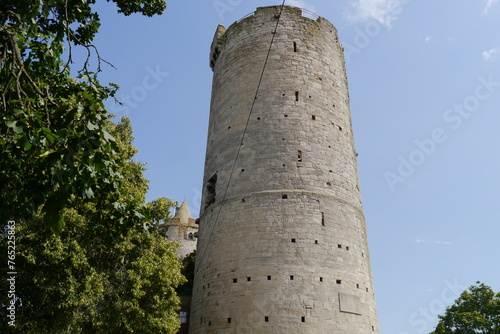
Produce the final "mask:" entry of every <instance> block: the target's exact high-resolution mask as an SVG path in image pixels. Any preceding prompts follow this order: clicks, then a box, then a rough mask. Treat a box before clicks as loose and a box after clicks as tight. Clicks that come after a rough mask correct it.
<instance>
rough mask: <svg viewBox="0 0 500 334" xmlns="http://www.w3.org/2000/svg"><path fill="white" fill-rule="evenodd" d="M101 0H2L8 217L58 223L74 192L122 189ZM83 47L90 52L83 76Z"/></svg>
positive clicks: (123, 1) (140, 3)
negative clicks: (78, 51) (101, 40)
mask: <svg viewBox="0 0 500 334" xmlns="http://www.w3.org/2000/svg"><path fill="white" fill-rule="evenodd" d="M112 1H113V2H115V3H116V5H117V7H118V12H120V13H123V14H125V15H130V14H133V13H140V14H143V15H147V16H152V15H155V14H161V13H162V12H163V10H164V9H165V7H166V3H165V1H164V0H112ZM95 2H96V0H85V1H84V0H23V1H19V0H2V1H1V2H0V112H1V118H0V146H1V149H2V158H1V159H0V187H1V188H2V192H1V193H0V202H1V203H2V205H1V207H0V220H1V221H6V220H8V219H12V218H14V217H15V218H17V219H30V218H31V216H33V215H35V214H37V213H38V212H39V210H41V213H42V217H43V219H44V221H45V223H46V224H49V225H51V226H52V228H53V229H54V230H55V231H58V230H60V229H61V227H62V225H63V223H64V221H63V219H62V217H63V213H64V209H65V208H68V207H70V202H69V201H70V200H71V198H72V195H77V196H79V197H82V198H84V199H88V200H91V201H94V202H95V203H102V200H101V198H100V197H101V196H102V195H103V194H106V195H107V194H108V193H110V192H111V193H115V192H116V190H117V189H118V188H119V185H118V184H119V182H120V179H121V178H122V175H121V174H120V166H121V163H120V161H119V160H118V159H117V154H116V152H117V150H118V148H117V145H116V141H115V138H113V136H111V135H110V134H109V132H108V130H107V128H106V126H107V123H108V119H109V117H110V115H109V114H108V113H107V112H106V110H105V108H104V105H103V101H104V100H106V99H108V98H110V97H113V96H114V94H115V92H116V89H117V86H116V85H112V84H111V87H104V86H102V85H101V84H100V83H99V81H98V78H97V74H98V73H99V72H100V71H101V65H102V64H104V63H107V62H106V61H105V60H104V59H102V58H101V56H100V54H99V52H98V49H97V48H96V47H95V46H94V45H93V44H92V41H93V39H94V36H95V35H96V33H97V32H98V30H99V26H100V20H99V15H98V13H96V12H95V11H94V8H93V5H94V4H95ZM76 47H79V48H84V49H85V50H86V51H87V54H88V57H87V59H86V61H84V63H83V64H81V65H79V66H78V67H79V68H77V69H79V75H78V77H77V78H76V79H74V78H71V77H70V65H72V63H73V59H72V51H73V48H76ZM65 49H67V51H68V58H67V59H63V52H64V50H65ZM91 61H94V62H95V63H97V66H96V68H95V69H93V68H90V65H89V64H90V63H92V62H91ZM109 200H112V199H109V198H108V201H109ZM105 204H107V203H105ZM118 207H119V206H118Z"/></svg>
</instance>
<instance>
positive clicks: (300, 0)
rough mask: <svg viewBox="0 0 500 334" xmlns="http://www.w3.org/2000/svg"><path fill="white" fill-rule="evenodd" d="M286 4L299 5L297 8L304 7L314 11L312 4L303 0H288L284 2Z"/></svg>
mask: <svg viewBox="0 0 500 334" xmlns="http://www.w3.org/2000/svg"><path fill="white" fill-rule="evenodd" d="M286 4H287V5H288V6H294V7H299V8H305V9H308V10H310V11H314V6H312V5H310V4H309V3H307V2H306V1H304V0H288V1H287V2H286Z"/></svg>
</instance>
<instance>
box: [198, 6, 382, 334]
mask: <svg viewBox="0 0 500 334" xmlns="http://www.w3.org/2000/svg"><path fill="white" fill-rule="evenodd" d="M280 11H281V6H272V7H262V8H258V9H257V11H256V12H255V13H253V14H252V15H250V16H248V17H245V18H244V19H242V20H240V21H238V22H236V23H234V24H233V25H231V26H230V27H229V28H228V29H227V30H226V29H225V28H224V27H222V26H219V27H218V28H217V31H216V34H215V38H214V41H213V43H212V47H211V53H210V65H211V67H212V69H213V71H214V77H213V87H212V102H211V109H210V123H209V132H208V143H207V153H206V161H205V175H204V190H203V196H202V207H201V212H200V224H199V226H200V231H199V240H198V255H197V259H196V272H195V283H194V290H193V304H192V313H191V326H190V333H191V334H201V333H213V334H215V333H217V334H222V333H237V334H244V333H248V334H266V333H276V334H285V333H286V334H290V333H297V334H299V333H300V334H304V333H308V334H355V333H360V334H366V333H379V328H378V321H377V313H376V305H375V296H374V290H373V282H372V275H371V269H370V257H369V251H368V242H367V236H366V227H365V220H364V216H363V210H362V204H361V195H360V190H359V184H358V172H357V162H356V151H355V148H354V139H353V133H352V126H351V116H350V110H349V94H348V88H347V79H346V72H345V65H344V57H343V48H342V46H341V44H340V42H339V40H338V37H337V31H336V29H335V27H334V26H333V25H332V24H331V23H330V22H328V21H327V20H325V19H324V18H321V17H313V18H311V16H310V15H308V17H304V16H303V11H302V10H301V9H299V8H295V7H284V9H283V12H281V15H280ZM272 39H273V42H272V46H271V48H270V45H271V40H272ZM269 50H270V51H269ZM268 52H269V57H268ZM266 59H267V64H266V65H265V71H264V74H263V76H262V78H261V75H262V71H263V68H264V64H265V63H266ZM259 82H260V85H259ZM256 92H257V93H256ZM250 111H251V112H250ZM249 115H250V116H249ZM243 133H244V136H243V137H242V134H243Z"/></svg>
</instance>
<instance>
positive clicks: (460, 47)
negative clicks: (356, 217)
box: [95, 0, 500, 334]
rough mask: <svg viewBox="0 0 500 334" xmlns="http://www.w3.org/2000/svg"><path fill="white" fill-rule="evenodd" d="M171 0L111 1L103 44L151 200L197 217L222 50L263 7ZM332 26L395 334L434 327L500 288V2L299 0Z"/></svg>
mask: <svg viewBox="0 0 500 334" xmlns="http://www.w3.org/2000/svg"><path fill="white" fill-rule="evenodd" d="M276 4H281V1H272V0H268V1H248V0H246V1H243V0H208V1H207V0H204V1H174V0H171V1H169V2H168V8H167V10H166V12H165V14H164V15H162V16H160V17H154V18H143V17H140V16H137V15H134V16H131V17H123V16H121V15H118V14H116V13H115V7H114V5H113V4H107V3H105V4H100V5H99V7H98V8H99V13H100V15H101V20H102V27H101V31H100V34H99V35H98V37H97V39H96V41H95V44H96V46H97V47H98V48H99V51H100V54H101V56H102V57H103V58H105V59H106V60H108V61H110V62H112V63H113V64H114V65H115V66H116V68H117V70H114V69H112V68H109V67H108V68H105V69H104V73H103V74H102V76H101V80H102V81H103V82H105V83H106V82H114V83H116V84H118V85H120V87H121V90H120V93H119V94H118V97H119V98H120V99H121V100H122V101H123V102H125V105H124V106H123V107H120V106H117V105H114V104H113V103H112V102H111V101H110V102H109V103H108V108H109V109H110V110H111V111H112V112H114V113H115V114H117V115H118V116H122V115H127V116H128V117H130V118H131V120H132V124H133V127H134V130H135V137H136V141H135V146H136V147H137V148H138V149H139V155H138V160H140V161H142V162H146V163H147V166H148V171H147V172H146V177H147V178H148V179H149V180H150V191H149V194H148V199H149V200H152V199H154V198H157V197H162V196H163V197H169V198H171V199H173V200H175V201H179V202H182V201H186V202H187V203H188V205H189V206H190V209H191V212H192V213H193V215H195V216H196V215H197V212H198V210H199V202H200V200H201V198H200V195H201V183H202V177H203V163H204V157H205V145H206V136H207V128H208V116H209V104H210V92H211V78H212V72H211V69H210V68H209V65H208V59H209V47H210V43H211V41H212V37H213V34H214V31H215V28H216V27H217V25H218V24H223V25H225V26H226V27H227V26H229V25H230V24H231V23H232V22H234V21H236V20H238V19H239V18H241V17H243V16H244V15H246V14H248V13H250V12H253V11H254V10H255V8H256V7H258V6H265V5H276ZM287 4H289V5H296V6H299V7H305V8H308V9H310V10H313V11H314V12H316V13H317V14H319V15H320V16H323V17H325V18H327V19H328V20H330V21H331V22H332V23H333V24H334V25H335V26H336V27H337V29H338V31H339V35H340V40H341V42H342V44H343V45H344V48H345V52H346V62H347V74H348V79H349V89H350V97H351V112H352V115H353V125H354V134H355V139H356V148H357V151H358V152H359V157H358V163H359V172H360V179H361V189H362V195H363V203H364V212H365V215H366V220H367V226H368V232H369V234H368V236H369V242H370V250H371V260H372V269H373V274H374V281H375V290H376V295H377V305H378V312H379V321H380V326H381V333H384V334H386V333H387V334H413V333H429V332H430V331H431V330H432V329H433V326H434V325H435V324H436V322H437V320H436V319H437V314H439V313H442V312H443V311H444V307H445V306H447V305H450V304H451V303H453V300H454V299H456V298H457V297H458V295H459V293H460V292H461V291H462V290H464V289H466V288H467V287H468V286H470V285H471V284H473V283H474V282H475V281H477V280H480V281H482V282H484V283H486V284H488V285H490V286H492V287H493V288H494V289H495V290H496V291H500V265H499V260H498V259H499V255H500V242H498V237H499V235H500V224H499V220H500V219H499V217H500V212H499V211H500V204H499V199H500V178H499V177H498V175H499V174H500V149H499V146H498V144H499V142H500V131H498V127H499V124H500V71H499V68H500V34H498V32H499V31H500V1H498V0H463V1H451V0H441V1H430V0H339V1H319V0H307V1H291V0H288V1H287Z"/></svg>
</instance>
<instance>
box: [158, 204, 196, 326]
mask: <svg viewBox="0 0 500 334" xmlns="http://www.w3.org/2000/svg"><path fill="white" fill-rule="evenodd" d="M158 228H159V229H160V231H161V232H162V233H164V234H165V235H166V237H167V241H176V242H178V243H179V244H180V247H179V249H177V255H179V258H180V259H184V258H185V257H186V256H187V255H189V254H191V253H192V252H193V251H194V250H196V241H197V237H198V224H196V219H193V217H192V216H191V212H190V211H189V208H188V205H187V204H186V202H183V203H182V204H181V206H180V207H179V208H177V210H176V212H175V215H174V217H173V218H172V219H170V220H169V221H168V222H167V223H163V224H160V225H159V226H158ZM179 298H180V300H181V305H180V306H181V308H180V310H179V311H178V314H179V319H180V321H181V328H180V329H179V330H178V331H177V334H187V333H188V331H189V315H190V313H191V299H192V296H191V294H189V295H179Z"/></svg>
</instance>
